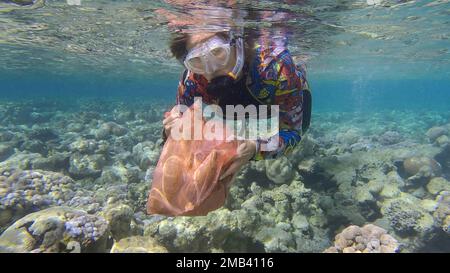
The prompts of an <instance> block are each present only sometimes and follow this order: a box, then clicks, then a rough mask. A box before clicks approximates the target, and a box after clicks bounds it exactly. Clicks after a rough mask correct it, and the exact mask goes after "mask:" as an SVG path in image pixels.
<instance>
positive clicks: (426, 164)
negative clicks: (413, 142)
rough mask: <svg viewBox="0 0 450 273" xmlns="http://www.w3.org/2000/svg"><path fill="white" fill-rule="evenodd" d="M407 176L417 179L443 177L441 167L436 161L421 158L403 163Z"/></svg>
mask: <svg viewBox="0 0 450 273" xmlns="http://www.w3.org/2000/svg"><path fill="white" fill-rule="evenodd" d="M403 168H404V169H405V172H406V174H408V175H409V176H410V178H411V177H412V176H415V177H419V178H420V177H432V176H439V175H441V171H442V169H441V165H440V164H439V163H438V162H437V161H436V160H434V159H432V158H429V157H426V156H421V157H410V158H407V159H406V160H405V161H403Z"/></svg>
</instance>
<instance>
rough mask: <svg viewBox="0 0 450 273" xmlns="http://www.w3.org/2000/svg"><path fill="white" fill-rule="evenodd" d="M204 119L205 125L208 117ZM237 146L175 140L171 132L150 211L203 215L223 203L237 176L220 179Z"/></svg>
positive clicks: (156, 174) (155, 176) (156, 175)
mask: <svg viewBox="0 0 450 273" xmlns="http://www.w3.org/2000/svg"><path fill="white" fill-rule="evenodd" d="M184 115H186V113H184V114H183V116H184ZM201 122H202V123H203V126H204V125H205V121H204V120H202V121H201ZM192 124H194V123H192ZM203 133H205V132H203ZM236 149H237V142H236V141H225V140H204V139H203V140H174V139H173V138H172V137H171V136H169V138H168V139H167V141H166V143H165V144H164V148H163V151H162V153H161V156H160V158H159V161H158V164H157V166H156V169H155V171H154V173H153V182H152V187H151V189H150V193H149V196H148V202H147V212H148V213H149V214H161V215H166V216H181V215H184V216H200V215H207V214H208V213H209V212H210V211H213V210H216V209H218V208H220V207H222V206H223V205H224V203H225V201H226V198H227V195H228V190H229V186H230V184H231V182H232V179H233V176H228V177H226V178H224V179H222V180H220V181H219V177H220V175H221V174H222V173H223V172H224V171H225V170H226V168H227V167H228V166H229V165H230V163H231V160H232V158H233V157H234V156H235V155H236Z"/></svg>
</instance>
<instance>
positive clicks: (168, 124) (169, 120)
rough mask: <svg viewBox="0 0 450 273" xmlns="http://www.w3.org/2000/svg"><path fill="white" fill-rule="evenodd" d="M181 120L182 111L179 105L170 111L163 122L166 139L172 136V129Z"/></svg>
mask: <svg viewBox="0 0 450 273" xmlns="http://www.w3.org/2000/svg"><path fill="white" fill-rule="evenodd" d="M180 118H181V113H180V109H179V107H178V105H176V106H174V107H173V108H172V110H170V112H168V113H167V115H166V117H165V118H164V120H163V126H164V134H165V135H166V137H169V136H170V131H171V130H172V127H173V126H174V124H175V123H176V122H177V120H178V119H180Z"/></svg>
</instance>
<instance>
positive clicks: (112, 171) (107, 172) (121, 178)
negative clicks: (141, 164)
mask: <svg viewBox="0 0 450 273" xmlns="http://www.w3.org/2000/svg"><path fill="white" fill-rule="evenodd" d="M139 174H140V169H139V168H138V167H136V166H134V167H131V166H125V165H123V164H115V165H113V166H108V167H104V168H103V171H102V174H101V176H100V177H99V178H97V180H96V183H97V184H132V183H139V182H140V179H139Z"/></svg>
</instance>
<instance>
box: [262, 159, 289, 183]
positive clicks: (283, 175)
mask: <svg viewBox="0 0 450 273" xmlns="http://www.w3.org/2000/svg"><path fill="white" fill-rule="evenodd" d="M265 163H266V175H267V177H268V178H269V179H270V180H272V181H273V182H275V183H276V184H284V183H288V182H290V181H292V179H293V178H294V177H295V170H294V168H293V167H292V165H291V162H290V160H289V159H288V158H287V157H285V156H282V157H280V158H278V159H274V160H266V162H265Z"/></svg>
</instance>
